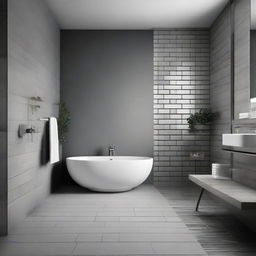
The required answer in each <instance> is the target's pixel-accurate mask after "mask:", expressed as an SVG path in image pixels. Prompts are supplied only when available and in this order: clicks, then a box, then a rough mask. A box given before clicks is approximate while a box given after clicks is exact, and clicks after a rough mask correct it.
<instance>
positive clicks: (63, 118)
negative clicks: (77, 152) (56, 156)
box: [58, 103, 70, 158]
mask: <svg viewBox="0 0 256 256" xmlns="http://www.w3.org/2000/svg"><path fill="white" fill-rule="evenodd" d="M69 123H70V112H69V111H68V109H67V106H66V104H65V103H60V108H59V117H58V134H59V143H60V156H61V158H62V145H63V144H64V143H65V142H66V140H67V139H66V133H67V132H68V126H69Z"/></svg>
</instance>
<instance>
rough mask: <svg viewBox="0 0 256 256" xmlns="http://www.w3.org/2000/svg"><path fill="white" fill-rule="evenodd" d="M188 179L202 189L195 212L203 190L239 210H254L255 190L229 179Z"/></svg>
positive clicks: (199, 176) (207, 176)
mask: <svg viewBox="0 0 256 256" xmlns="http://www.w3.org/2000/svg"><path fill="white" fill-rule="evenodd" d="M189 179H190V180H191V181H192V182H194V183H195V184H197V185H198V186H200V187H201V188H202V189H201V192H200V195H199V198H198V201H197V205H196V211H198V207H199V204H200V201H201V198H202V195H203V192H204V190H207V191H209V192H210V193H212V194H214V195H215V196H217V197H219V198H221V199H222V200H224V201H226V202H228V203H230V204H231V205H233V206H235V207H237V208H238V209H240V210H255V209H256V190H254V189H252V188H249V187H247V186H244V185H242V184H240V183H238V182H235V181H233V180H229V179H226V180H224V179H214V178H213V177H212V175H189Z"/></svg>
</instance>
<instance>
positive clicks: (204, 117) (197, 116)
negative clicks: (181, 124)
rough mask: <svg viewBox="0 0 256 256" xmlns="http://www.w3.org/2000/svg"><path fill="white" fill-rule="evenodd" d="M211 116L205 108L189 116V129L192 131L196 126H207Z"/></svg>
mask: <svg viewBox="0 0 256 256" xmlns="http://www.w3.org/2000/svg"><path fill="white" fill-rule="evenodd" d="M212 118H213V114H212V113H211V111H210V110H209V109H207V108H201V109H200V110H199V112H196V113H194V114H191V115H190V116H189V118H187V121H188V125H189V129H190V130H194V129H195V126H196V125H207V124H208V123H210V122H211V121H212Z"/></svg>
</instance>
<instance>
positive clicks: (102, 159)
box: [66, 156, 153, 162]
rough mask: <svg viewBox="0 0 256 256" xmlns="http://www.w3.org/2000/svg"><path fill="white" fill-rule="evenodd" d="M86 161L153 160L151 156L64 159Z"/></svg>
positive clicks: (75, 157)
mask: <svg viewBox="0 0 256 256" xmlns="http://www.w3.org/2000/svg"><path fill="white" fill-rule="evenodd" d="M70 160H71V161H86V162H93V161H95V162H97V161H99V162H101V161H110V160H116V161H148V160H153V157H147V156H70V157H66V161H70Z"/></svg>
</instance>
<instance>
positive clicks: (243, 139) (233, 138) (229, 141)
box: [222, 133, 256, 149]
mask: <svg viewBox="0 0 256 256" xmlns="http://www.w3.org/2000/svg"><path fill="white" fill-rule="evenodd" d="M222 145H223V146H228V147H241V148H255V149H256V133H233V134H222Z"/></svg>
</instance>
